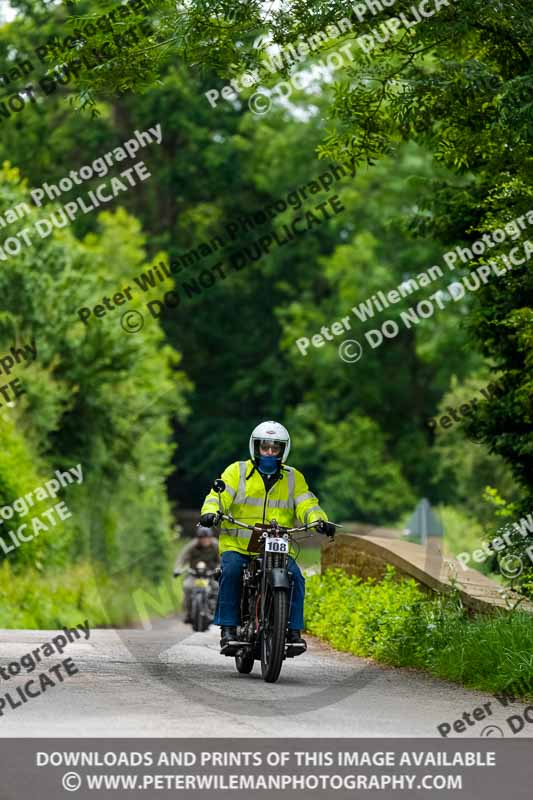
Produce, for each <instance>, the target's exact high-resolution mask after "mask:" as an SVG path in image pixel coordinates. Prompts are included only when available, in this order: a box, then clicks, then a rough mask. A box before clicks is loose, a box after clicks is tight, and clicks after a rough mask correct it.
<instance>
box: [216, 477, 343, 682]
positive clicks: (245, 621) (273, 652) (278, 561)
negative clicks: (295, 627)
mask: <svg viewBox="0 0 533 800" xmlns="http://www.w3.org/2000/svg"><path fill="white" fill-rule="evenodd" d="M213 489H214V490H215V492H217V494H218V495H219V511H218V513H217V516H218V522H220V520H222V519H224V520H227V521H228V522H231V524H232V525H236V526H238V527H240V528H246V529H247V530H250V531H252V535H251V537H250V542H249V544H248V552H249V553H250V556H251V558H250V561H249V563H248V564H247V566H246V567H245V569H244V571H243V578H242V585H241V598H240V611H241V614H240V618H241V624H240V626H239V628H238V629H237V637H238V639H237V641H232V642H229V643H228V644H226V645H225V647H224V648H223V649H222V650H221V652H222V654H223V655H225V656H234V657H235V665H236V667H237V670H238V672H241V673H246V674H247V673H250V672H251V671H252V669H253V667H254V661H256V660H257V661H261V673H262V676H263V680H264V681H266V682H267V683H275V681H277V680H278V678H279V675H280V672H281V667H282V664H283V661H284V660H285V658H294V657H295V656H298V655H301V654H302V653H304V652H305V649H306V648H305V645H297V644H288V643H287V642H286V638H287V625H288V621H289V609H290V604H291V600H292V580H291V578H292V574H291V572H290V570H289V563H288V559H289V542H293V543H295V544H296V545H297V544H298V541H299V539H298V538H296V537H295V536H294V534H295V533H299V532H301V531H304V532H306V534H307V536H311V535H312V529H313V528H315V527H316V526H317V525H318V524H319V521H318V520H317V522H312V523H310V524H309V525H304V526H302V527H300V528H283V527H281V526H280V525H278V523H277V522H276V520H275V519H273V520H271V521H270V522H269V523H268V524H264V523H256V524H255V525H247V524H245V523H244V522H239V520H236V519H234V517H232V516H231V515H230V514H224V512H223V509H222V504H221V501H220V495H221V494H222V492H224V491H225V489H226V484H225V483H224V481H223V480H222V479H220V478H218V479H217V480H216V481H215V482H214V484H213ZM217 524H218V523H217ZM335 527H337V528H340V527H342V526H341V525H335ZM310 531H311V532H310ZM302 538H305V537H302Z"/></svg>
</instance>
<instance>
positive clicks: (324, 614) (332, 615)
mask: <svg viewBox="0 0 533 800" xmlns="http://www.w3.org/2000/svg"><path fill="white" fill-rule="evenodd" d="M306 628H307V630H308V631H309V632H310V633H312V634H314V635H315V636H318V637H320V638H321V639H324V640H326V641H328V642H330V643H331V644H332V645H333V647H335V648H337V649H339V650H344V651H346V652H349V653H353V654H354V655H358V656H367V657H370V658H374V659H376V660H377V661H382V662H384V663H386V664H391V665H393V666H398V667H417V668H420V669H425V670H427V671H428V672H430V673H431V674H432V675H435V676H437V677H439V678H444V679H447V680H450V681H454V682H456V683H460V684H462V685H463V686H467V687H470V688H473V689H481V690H484V691H487V692H490V693H494V692H502V691H503V692H505V691H507V692H512V693H513V692H514V693H515V694H516V695H517V696H526V697H531V696H533V620H532V619H531V617H530V616H529V614H526V613H525V612H520V611H515V612H513V613H505V612H501V611H496V612H495V613H494V614H493V615H490V616H478V617H475V618H471V617H469V616H468V614H467V613H466V611H465V609H464V608H463V606H462V603H461V600H460V597H459V594H458V592H452V593H450V594H449V595H445V596H439V597H436V598H428V596H427V595H426V594H425V593H423V592H422V590H421V589H420V588H419V587H418V585H417V584H416V582H415V581H414V580H402V581H399V582H398V581H397V580H395V578H394V569H393V568H392V567H390V568H388V570H387V574H386V576H385V578H384V579H383V580H382V581H380V582H376V581H374V580H372V579H369V580H366V581H363V580H361V579H360V578H356V577H350V576H348V575H346V573H344V572H343V571H342V570H328V571H327V572H326V573H325V574H324V575H322V576H320V575H314V576H312V577H310V578H308V580H307V584H306ZM517 685H520V686H521V687H524V686H530V687H531V692H527V694H524V692H523V691H519V692H518V693H516V686H517Z"/></svg>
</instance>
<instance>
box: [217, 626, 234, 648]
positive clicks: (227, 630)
mask: <svg viewBox="0 0 533 800" xmlns="http://www.w3.org/2000/svg"><path fill="white" fill-rule="evenodd" d="M220 637H221V638H220V646H221V647H224V646H225V645H227V644H228V642H234V641H235V639H236V638H237V628H236V627H235V625H222V627H221V630H220Z"/></svg>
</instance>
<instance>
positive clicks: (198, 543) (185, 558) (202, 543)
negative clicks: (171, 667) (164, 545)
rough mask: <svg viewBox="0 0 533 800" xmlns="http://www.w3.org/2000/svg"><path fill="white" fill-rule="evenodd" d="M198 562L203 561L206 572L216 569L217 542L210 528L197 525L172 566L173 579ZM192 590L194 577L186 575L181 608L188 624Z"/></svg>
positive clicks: (217, 558)
mask: <svg viewBox="0 0 533 800" xmlns="http://www.w3.org/2000/svg"><path fill="white" fill-rule="evenodd" d="M199 561H203V562H204V563H205V565H206V567H207V569H208V570H213V569H216V568H217V567H218V565H219V561H220V558H219V555H218V542H217V540H216V537H215V536H214V535H213V531H212V530H211V527H210V526H206V527H203V526H201V525H199V526H198V527H197V528H196V529H195V533H194V536H193V539H192V541H191V542H189V544H187V545H185V547H184V548H183V550H182V551H181V553H179V555H178V557H177V559H176V563H175V565H174V577H175V578H177V577H178V576H179V575H181V573H182V572H183V570H184V569H185V567H190V568H191V569H194V568H195V567H196V565H197V564H198V562H199ZM193 588H194V575H187V577H186V578H185V580H184V581H183V607H184V609H185V619H184V622H185V623H187V624H190V623H191V622H192V618H191V596H192V590H193Z"/></svg>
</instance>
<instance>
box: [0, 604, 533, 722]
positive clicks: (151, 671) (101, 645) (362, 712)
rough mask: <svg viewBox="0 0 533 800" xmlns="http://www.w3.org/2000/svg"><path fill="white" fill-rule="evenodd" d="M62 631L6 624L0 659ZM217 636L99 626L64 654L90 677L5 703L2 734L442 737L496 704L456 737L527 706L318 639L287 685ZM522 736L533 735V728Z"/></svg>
mask: <svg viewBox="0 0 533 800" xmlns="http://www.w3.org/2000/svg"><path fill="white" fill-rule="evenodd" d="M54 635H55V634H54V632H52V631H17V630H4V631H0V665H6V664H8V663H9V662H12V661H14V660H17V659H20V658H21V657H22V656H23V655H24V654H25V653H27V652H29V651H30V650H31V649H32V648H34V647H37V646H39V645H42V644H43V643H44V642H46V641H49V640H50V639H51V638H52V636H54ZM218 637H219V629H218V628H213V627H212V628H211V629H210V630H209V631H207V632H206V633H192V632H191V628H190V627H189V626H185V625H183V624H182V623H180V622H178V621H176V620H168V619H167V620H160V621H158V622H154V623H153V625H152V627H151V629H150V630H143V629H132V630H120V631H115V630H95V631H91V635H90V639H89V640H87V641H84V642H82V641H77V642H74V643H72V644H69V645H68V647H67V648H66V650H65V652H64V654H63V656H62V658H66V657H70V658H72V659H73V661H74V662H75V664H76V666H77V668H78V669H79V673H78V674H75V675H72V676H71V677H67V678H65V680H64V682H62V683H57V685H56V686H54V687H53V688H52V687H50V688H47V690H46V691H45V692H44V693H43V694H41V695H40V696H37V697H36V698H35V699H32V700H31V701H29V702H27V703H25V704H23V705H21V707H19V708H16V709H14V710H13V709H11V708H9V707H8V708H4V709H3V715H2V716H0V736H2V737H23V736H24V737H36V736H44V737H67V736H68V737H71V736H73V737H76V736H78V737H82V736H94V737H119V736H121V737H125V736H151V737H202V736H206V737H218V736H220V737H229V736H231V737H270V736H282V737H290V736H295V737H296V736H298V737H411V736H412V737H426V736H430V737H439V738H440V735H439V733H438V731H437V726H438V725H441V724H443V723H446V722H448V723H449V724H450V725H453V722H454V721H455V720H457V719H459V718H461V717H462V715H463V713H464V712H467V713H468V714H471V712H472V711H473V710H474V709H475V708H479V707H483V706H484V704H487V703H490V706H489V709H490V712H491V713H490V715H489V709H487V710H486V714H487V716H486V717H485V719H483V720H481V721H475V720H472V721H473V722H474V723H475V724H473V725H472V726H468V725H466V723H465V728H466V730H465V732H464V733H456V734H454V733H453V729H452V732H451V736H454V735H455V736H457V737H459V738H460V737H468V736H480V735H483V736H489V735H493V736H494V735H502V734H501V733H499V731H498V730H496V729H495V728H494V726H497V727H498V728H500V729H501V731H502V732H503V734H504V735H505V737H509V738H512V737H513V733H512V731H511V730H510V727H509V725H508V724H507V723H506V721H505V720H506V718H507V717H509V716H510V715H512V714H513V715H518V714H519V713H520V711H521V710H523V708H524V707H525V706H524V704H522V703H515V704H513V705H512V706H510V707H508V708H504V707H503V706H502V705H501V704H500V702H499V701H498V700H496V699H495V698H494V697H491V696H490V695H487V694H483V693H480V692H472V691H468V690H465V689H462V688H461V687H458V686H455V685H453V684H449V683H446V682H443V681H439V680H435V679H433V678H431V677H429V676H427V675H425V674H423V673H420V672H416V671H412V670H406V669H394V668H387V667H383V666H380V665H377V664H374V663H370V662H367V661H365V660H364V659H360V658H356V657H354V656H350V655H348V654H343V653H338V652H336V651H334V650H332V649H331V648H329V647H328V646H326V645H324V644H322V643H321V642H319V641H318V640H315V639H311V638H310V637H308V642H309V650H308V652H307V653H306V654H305V655H303V656H301V657H299V658H295V659H292V660H290V661H289V660H287V661H286V662H285V663H284V666H283V670H282V673H281V678H280V680H279V682H278V683H276V684H265V683H264V682H263V680H262V679H261V670H260V665H259V664H258V663H257V662H256V665H255V667H254V672H253V673H252V674H251V675H248V676H246V675H239V674H238V673H237V672H236V670H235V666H234V660H233V659H230V658H224V657H223V656H220V655H219V652H218ZM59 660H60V658H59V657H58V656H57V654H56V655H54V656H51V657H50V658H48V659H47V660H46V661H45V662H44V663H43V665H39V669H38V670H36V671H35V673H33V674H30V675H26V674H25V673H24V674H23V675H18V676H16V677H13V678H10V679H9V680H8V681H6V680H1V679H0V691H1V693H2V695H4V694H5V692H6V691H10V692H11V693H12V694H13V695H14V694H15V687H16V686H22V685H24V684H25V683H27V681H28V680H29V678H31V677H34V678H35V676H36V674H37V673H38V672H39V670H41V671H42V670H43V669H48V668H49V666H52V665H54V664H56V663H58V661H59ZM478 716H479V712H478ZM532 719H533V717H532ZM459 727H460V726H459ZM517 735H522V736H528V735H529V736H531V735H533V725H531V724H530V723H525V725H524V727H523V729H522V731H521V733H519V734H517Z"/></svg>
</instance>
